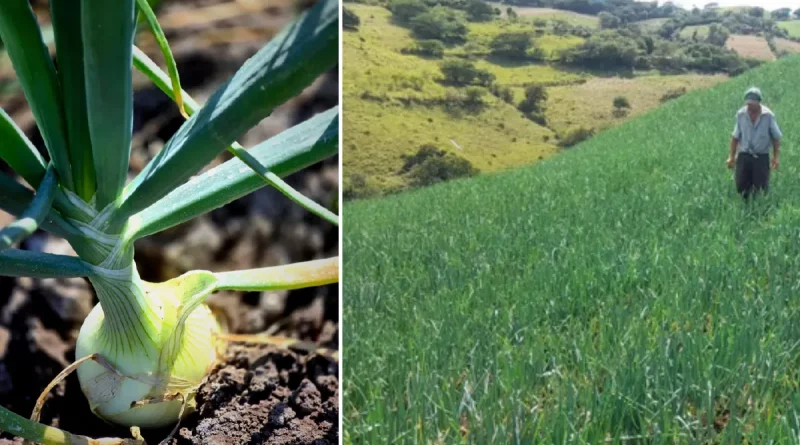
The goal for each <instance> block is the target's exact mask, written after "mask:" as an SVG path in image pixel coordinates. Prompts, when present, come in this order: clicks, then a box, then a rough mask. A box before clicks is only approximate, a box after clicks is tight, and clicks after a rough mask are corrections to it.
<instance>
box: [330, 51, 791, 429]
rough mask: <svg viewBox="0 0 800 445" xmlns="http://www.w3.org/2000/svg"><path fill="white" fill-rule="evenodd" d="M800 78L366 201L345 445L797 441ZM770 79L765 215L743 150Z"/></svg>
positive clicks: (350, 266) (727, 89)
mask: <svg viewBox="0 0 800 445" xmlns="http://www.w3.org/2000/svg"><path fill="white" fill-rule="evenodd" d="M797 72H800V57H798V56H794V57H791V58H787V59H782V60H780V61H777V62H775V63H771V64H767V65H764V66H763V67H761V68H758V69H756V70H753V71H750V72H748V73H745V74H744V75H742V76H740V77H737V78H735V79H733V80H731V81H728V82H725V83H723V84H720V85H717V86H715V87H713V88H711V89H708V90H704V91H700V92H696V93H692V94H689V95H685V96H683V97H681V98H679V99H677V100H675V101H672V102H670V103H669V104H667V105H665V106H663V107H661V108H659V109H657V110H655V111H654V112H652V113H648V114H647V115H644V116H641V117H639V118H636V119H634V120H632V121H628V122H626V123H624V124H622V125H619V126H616V127H614V128H612V129H610V130H608V131H606V132H604V133H601V134H600V135H599V136H597V137H595V138H593V139H591V140H589V141H588V142H586V143H584V144H581V145H579V146H577V147H576V148H575V149H573V150H570V151H568V152H565V153H563V154H561V155H559V156H556V157H553V158H551V159H550V160H547V161H545V162H540V163H538V164H536V165H534V166H531V167H525V168H520V169H516V170H514V171H512V172H506V173H502V174H494V175H482V176H479V177H477V178H474V179H471V180H465V181H454V182H450V183H448V184H445V185H442V186H436V187H431V188H427V189H423V190H419V191H415V192H410V193H407V194H403V195H398V196H393V197H389V198H385V199H380V200H368V201H362V202H357V203H353V204H349V205H346V206H345V209H344V214H345V218H346V220H347V224H346V225H345V229H344V246H343V248H344V251H345V252H347V254H346V255H345V256H344V264H343V267H344V277H343V283H344V284H343V285H344V293H343V296H344V313H343V318H344V319H345V320H347V327H346V329H345V330H344V332H343V334H344V345H345V348H344V358H343V359H344V361H345V363H347V365H346V366H345V368H344V373H345V374H344V382H345V383H344V394H343V396H344V405H343V416H344V430H345V435H344V441H345V443H348V444H362V443H431V444H433V443H442V444H444V443H475V444H506V443H548V444H549V443H558V444H562V443H593V444H596V443H604V442H605V443H617V444H619V443H629V442H630V443H647V444H674V443H679V444H697V443H751V444H754V443H759V444H760V443H794V442H796V439H797V437H800V420H799V419H800V396H799V395H798V394H800V391H798V387H800V377H798V373H797V368H798V365H800V352H798V351H799V350H798V345H799V344H800V343H798V339H800V323H798V322H797V320H798V317H800V299H798V291H799V289H800V281H798V273H797V272H798V270H800V194H798V192H797V191H798V190H800V174H798V173H800V156H798V154H797V150H796V147H798V146H800V108H798V107H797V104H798V103H800V90H798V89H797V88H796V82H795V79H796V73H797ZM754 84H755V85H758V86H759V87H761V89H762V90H763V92H764V94H765V101H766V103H767V105H768V106H770V107H771V108H772V109H773V110H774V111H775V112H776V114H777V116H778V119H779V122H780V124H781V126H782V129H783V131H784V134H785V139H784V143H783V145H784V150H783V153H784V154H783V155H782V166H781V170H780V171H778V172H777V173H775V174H774V179H773V189H772V195H771V196H770V198H769V199H767V200H762V201H761V205H759V206H756V207H755V208H751V209H748V208H746V207H745V206H743V205H742V203H741V202H740V200H739V199H738V197H737V196H735V193H734V192H733V184H732V180H731V173H730V171H728V170H726V169H725V168H724V160H725V157H726V151H727V145H728V141H729V137H730V136H729V135H730V132H731V130H732V126H733V114H734V112H735V111H736V109H738V108H739V107H740V106H741V101H742V94H743V92H744V91H745V89H746V88H747V87H749V86H751V85H754ZM345 103H347V102H345ZM345 115H347V112H346V113H345ZM347 156H348V155H345V158H347Z"/></svg>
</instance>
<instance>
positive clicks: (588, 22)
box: [487, 2, 600, 28]
mask: <svg viewBox="0 0 800 445" xmlns="http://www.w3.org/2000/svg"><path fill="white" fill-rule="evenodd" d="M487 3H489V4H490V5H492V6H493V7H495V8H498V9H500V16H501V17H506V16H507V15H506V10H507V9H508V7H509V6H508V5H504V4H502V3H492V2H487ZM511 9H513V10H514V12H516V13H517V15H518V16H519V17H523V18H528V17H532V18H534V19H545V20H564V21H565V22H567V23H570V24H573V25H576V26H585V27H587V28H598V27H600V19H599V18H597V17H596V16H593V15H586V14H579V13H577V12H572V11H565V10H563V9H552V8H533V7H524V6H512V7H511Z"/></svg>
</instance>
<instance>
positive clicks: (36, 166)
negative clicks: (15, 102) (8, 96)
mask: <svg viewBox="0 0 800 445" xmlns="http://www.w3.org/2000/svg"><path fill="white" fill-rule="evenodd" d="M0 141H2V143H0V159H2V160H4V161H6V163H7V164H8V165H9V167H11V169H12V170H14V171H15V172H17V173H18V174H19V175H20V176H22V178H23V179H25V181H27V182H28V184H30V185H31V186H33V187H38V186H39V183H40V182H41V181H42V178H43V177H44V174H45V162H44V159H42V156H41V155H40V154H39V151H38V150H37V149H36V147H34V146H33V143H31V141H30V140H29V139H28V138H27V137H26V136H25V133H23V132H22V130H21V129H20V128H19V127H17V125H16V124H15V123H14V121H13V120H12V119H11V117H10V116H9V115H8V114H6V112H5V110H3V109H0Z"/></svg>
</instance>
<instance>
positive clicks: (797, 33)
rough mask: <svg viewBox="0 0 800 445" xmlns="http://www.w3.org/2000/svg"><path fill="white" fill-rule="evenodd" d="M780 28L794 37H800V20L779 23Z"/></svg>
mask: <svg viewBox="0 0 800 445" xmlns="http://www.w3.org/2000/svg"><path fill="white" fill-rule="evenodd" d="M778 26H780V27H781V28H783V29H785V30H786V31H789V35H790V36H792V37H800V20H790V21H787V22H778Z"/></svg>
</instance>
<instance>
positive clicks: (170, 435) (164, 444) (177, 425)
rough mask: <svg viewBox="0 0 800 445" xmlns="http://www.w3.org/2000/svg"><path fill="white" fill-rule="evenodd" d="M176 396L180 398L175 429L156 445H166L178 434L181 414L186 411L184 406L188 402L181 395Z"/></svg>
mask: <svg viewBox="0 0 800 445" xmlns="http://www.w3.org/2000/svg"><path fill="white" fill-rule="evenodd" d="M178 395H179V396H181V410H180V411H179V412H178V423H176V424H175V428H172V431H170V433H169V436H167V438H166V439H164V440H162V441H161V442H159V444H158V445H167V443H168V442H169V441H170V440H171V439H172V438H173V437H175V434H177V432H178V428H180V426H181V419H182V418H183V412H184V410H185V409H186V404H187V402H188V400H187V399H186V396H184V395H183V394H182V393H178Z"/></svg>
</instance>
